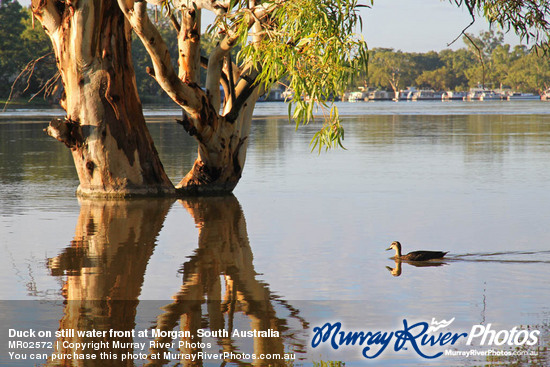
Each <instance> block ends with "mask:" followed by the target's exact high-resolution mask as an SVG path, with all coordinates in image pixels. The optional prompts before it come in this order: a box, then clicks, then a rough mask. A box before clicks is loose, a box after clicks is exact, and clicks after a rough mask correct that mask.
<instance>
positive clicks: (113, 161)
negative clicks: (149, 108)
mask: <svg viewBox="0 0 550 367" xmlns="http://www.w3.org/2000/svg"><path fill="white" fill-rule="evenodd" d="M32 5H33V13H34V14H35V16H36V17H37V18H38V19H39V20H40V21H41V22H42V24H43V25H44V27H45V29H46V31H47V32H48V34H49V36H50V39H51V41H52V43H53V46H54V51H55V55H56V61H57V66H58V68H59V71H60V73H61V78H62V82H63V85H64V88H65V93H66V95H65V98H63V100H62V102H61V105H62V107H63V108H64V109H65V110H66V112H67V116H66V117H65V119H64V120H55V121H52V122H51V123H50V126H48V128H47V129H46V132H47V134H48V135H50V136H52V137H54V138H55V139H57V140H59V141H61V142H63V143H64V144H65V145H67V147H69V148H70V149H71V152H72V155H73V158H74V161H75V166H76V170H77V173H78V177H79V179H80V186H79V188H78V190H77V192H78V194H80V195H89V196H133V195H166V194H173V193H174V187H173V185H172V183H171V182H170V180H169V178H168V176H167V175H166V173H165V172H164V169H163V167H162V164H161V162H160V159H159V157H158V153H157V151H156V149H155V146H154V144H153V140H152V138H151V136H150V134H149V132H148V130H147V127H146V124H145V118H144V117H143V112H142V107H141V102H140V100H139V97H138V94H137V87H136V83H135V77H134V70H133V65H132V61H131V53H130V45H131V38H130V36H131V33H130V31H131V28H130V26H129V24H128V23H127V21H126V20H125V18H124V15H123V14H122V12H121V11H120V8H119V7H118V4H117V2H116V1H114V0H90V1H86V2H83V1H74V2H69V1H67V2H64V1H60V0H59V1H58V0H33V2H32Z"/></svg>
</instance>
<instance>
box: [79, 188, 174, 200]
mask: <svg viewBox="0 0 550 367" xmlns="http://www.w3.org/2000/svg"><path fill="white" fill-rule="evenodd" d="M76 195H77V196H78V197H83V198H103V199H109V198H120V199H125V198H132V197H176V195H177V194H176V189H175V188H174V187H164V186H152V187H124V188H120V189H112V190H105V189H104V188H102V187H101V188H100V187H96V188H90V187H82V185H80V186H78V189H77V190H76Z"/></svg>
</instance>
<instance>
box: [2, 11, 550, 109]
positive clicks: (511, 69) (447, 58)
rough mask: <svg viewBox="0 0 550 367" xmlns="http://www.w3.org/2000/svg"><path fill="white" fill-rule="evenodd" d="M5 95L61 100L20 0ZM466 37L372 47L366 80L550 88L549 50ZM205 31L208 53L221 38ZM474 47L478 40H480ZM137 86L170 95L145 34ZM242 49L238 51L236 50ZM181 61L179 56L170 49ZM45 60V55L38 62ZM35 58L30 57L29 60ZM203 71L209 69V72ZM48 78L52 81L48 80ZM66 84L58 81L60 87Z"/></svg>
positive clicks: (5, 33)
mask: <svg viewBox="0 0 550 367" xmlns="http://www.w3.org/2000/svg"><path fill="white" fill-rule="evenodd" d="M151 18H154V19H155V20H156V23H157V25H158V28H159V31H160V32H161V35H162V37H163V38H164V40H165V41H166V43H167V44H168V49H169V50H171V51H172V52H174V53H175V52H177V49H178V48H177V46H176V45H177V40H176V37H175V34H174V33H173V32H171V30H170V27H171V25H170V24H169V22H168V21H167V20H166V17H163V16H160V15H159V16H158V17H157V16H155V14H151ZM0 34H1V35H2V37H0V100H6V99H7V98H8V96H9V95H10V92H11V89H12V88H11V87H12V85H13V83H14V81H16V78H17V77H18V75H19V74H20V72H21V71H22V70H24V69H25V68H27V69H26V70H25V73H23V74H21V75H20V77H19V79H17V83H16V85H15V87H14V89H13V95H12V98H23V99H27V100H28V99H30V98H32V97H33V96H35V95H37V96H38V95H39V96H41V97H42V96H43V94H44V92H47V91H49V92H52V93H51V94H53V95H54V96H53V97H50V98H51V99H55V93H54V92H56V91H58V89H59V88H56V85H55V82H57V78H56V73H57V68H56V65H55V60H54V57H53V53H52V50H51V42H50V41H49V39H48V37H47V35H46V34H45V32H44V31H43V29H42V27H41V26H40V24H39V23H38V22H36V24H34V22H33V21H32V17H31V12H30V9H29V8H27V7H23V6H21V5H20V4H19V3H18V2H17V1H16V0H0ZM468 36H469V39H466V38H464V43H465V44H466V45H467V46H466V47H465V48H461V49H458V50H456V51H454V50H450V49H446V50H442V51H440V52H435V51H430V52H426V53H416V52H402V51H396V50H394V49H391V48H375V49H373V50H371V51H370V61H369V72H368V75H367V76H365V78H364V83H365V84H366V85H367V86H369V87H374V88H382V89H386V90H393V91H398V90H400V89H404V88H406V87H407V86H416V87H417V88H431V89H434V90H457V91H460V90H468V89H469V88H471V87H475V86H478V85H484V86H485V87H487V88H499V87H501V86H503V87H509V88H511V89H513V90H520V91H524V92H535V93H537V92H540V91H542V90H544V89H546V88H548V87H550V64H549V63H548V56H547V55H546V56H545V55H542V53H540V52H537V51H536V50H531V49H529V48H527V47H525V46H521V45H518V46H513V47H512V46H510V45H508V44H504V41H503V39H504V37H503V34H502V33H501V32H494V31H488V32H482V33H481V34H480V35H479V36H477V37H476V36H474V35H468ZM205 39H206V40H208V35H205V36H204V38H203V44H204V45H203V46H202V47H203V53H204V54H205V55H206V54H208V53H209V51H211V49H212V48H213V47H215V45H214V44H213V42H204V40H205ZM472 41H473V43H474V44H475V46H474V44H473V43H472ZM132 50H133V51H132V52H133V61H134V68H135V74H136V79H137V85H138V91H139V94H140V97H141V98H142V100H143V101H144V102H162V101H167V102H168V101H169V99H168V98H167V97H165V94H164V92H163V91H162V89H161V88H160V87H159V86H158V83H156V82H155V80H154V79H153V78H151V77H150V76H149V75H148V74H147V70H148V69H147V67H148V66H149V65H150V64H151V62H150V60H149V56H148V54H147V52H146V51H145V49H144V48H143V45H142V43H141V42H139V40H137V38H136V39H134V42H133V43H132ZM236 52H238V50H235V51H234V53H236ZM171 56H172V60H174V62H175V60H177V55H176V54H174V55H171ZM35 60H38V62H33V61H35ZM29 63H30V64H29ZM203 77H204V76H203ZM48 82H49V85H48ZM57 87H59V86H57Z"/></svg>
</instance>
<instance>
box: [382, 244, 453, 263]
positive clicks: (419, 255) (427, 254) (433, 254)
mask: <svg viewBox="0 0 550 367" xmlns="http://www.w3.org/2000/svg"><path fill="white" fill-rule="evenodd" d="M391 249H394V250H395V256H394V257H392V259H395V260H409V261H427V260H433V259H441V258H442V257H443V256H445V255H446V254H447V252H443V251H413V252H409V253H408V254H407V255H401V244H400V243H399V241H393V242H392V243H391V245H390V247H388V248H387V249H386V251H388V250H391Z"/></svg>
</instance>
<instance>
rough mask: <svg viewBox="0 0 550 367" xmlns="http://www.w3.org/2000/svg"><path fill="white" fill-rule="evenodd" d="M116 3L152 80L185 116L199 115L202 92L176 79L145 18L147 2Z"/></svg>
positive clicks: (121, 0) (165, 49) (156, 33)
mask: <svg viewBox="0 0 550 367" xmlns="http://www.w3.org/2000/svg"><path fill="white" fill-rule="evenodd" d="M118 4H119V6H120V9H121V10H122V12H123V13H124V15H125V16H126V19H128V21H129V22H130V24H131V26H132V28H133V29H134V31H135V32H136V34H137V36H138V37H139V38H140V39H141V41H142V43H143V46H144V47H145V49H146V50H147V53H148V54H149V56H150V57H151V61H152V63H153V68H154V78H155V79H156V80H157V82H158V83H159V85H160V86H161V88H162V89H163V90H164V91H165V92H166V93H167V94H168V96H169V97H170V98H172V100H173V101H174V102H176V103H177V104H178V105H179V106H181V107H182V108H183V109H184V110H186V112H187V113H189V114H190V115H197V114H199V113H200V110H201V108H202V103H201V96H203V95H204V92H203V91H202V90H201V89H200V87H199V86H198V85H190V84H187V83H184V82H182V81H181V80H180V79H179V78H178V75H177V74H176V71H175V70H174V67H173V66H172V60H171V58H170V53H169V52H168V47H167V46H166V43H165V42H164V40H163V39H162V36H161V35H160V33H159V31H158V30H157V28H156V27H155V26H154V24H153V23H152V22H151V19H149V16H148V15H147V3H146V2H135V1H134V0H118Z"/></svg>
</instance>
